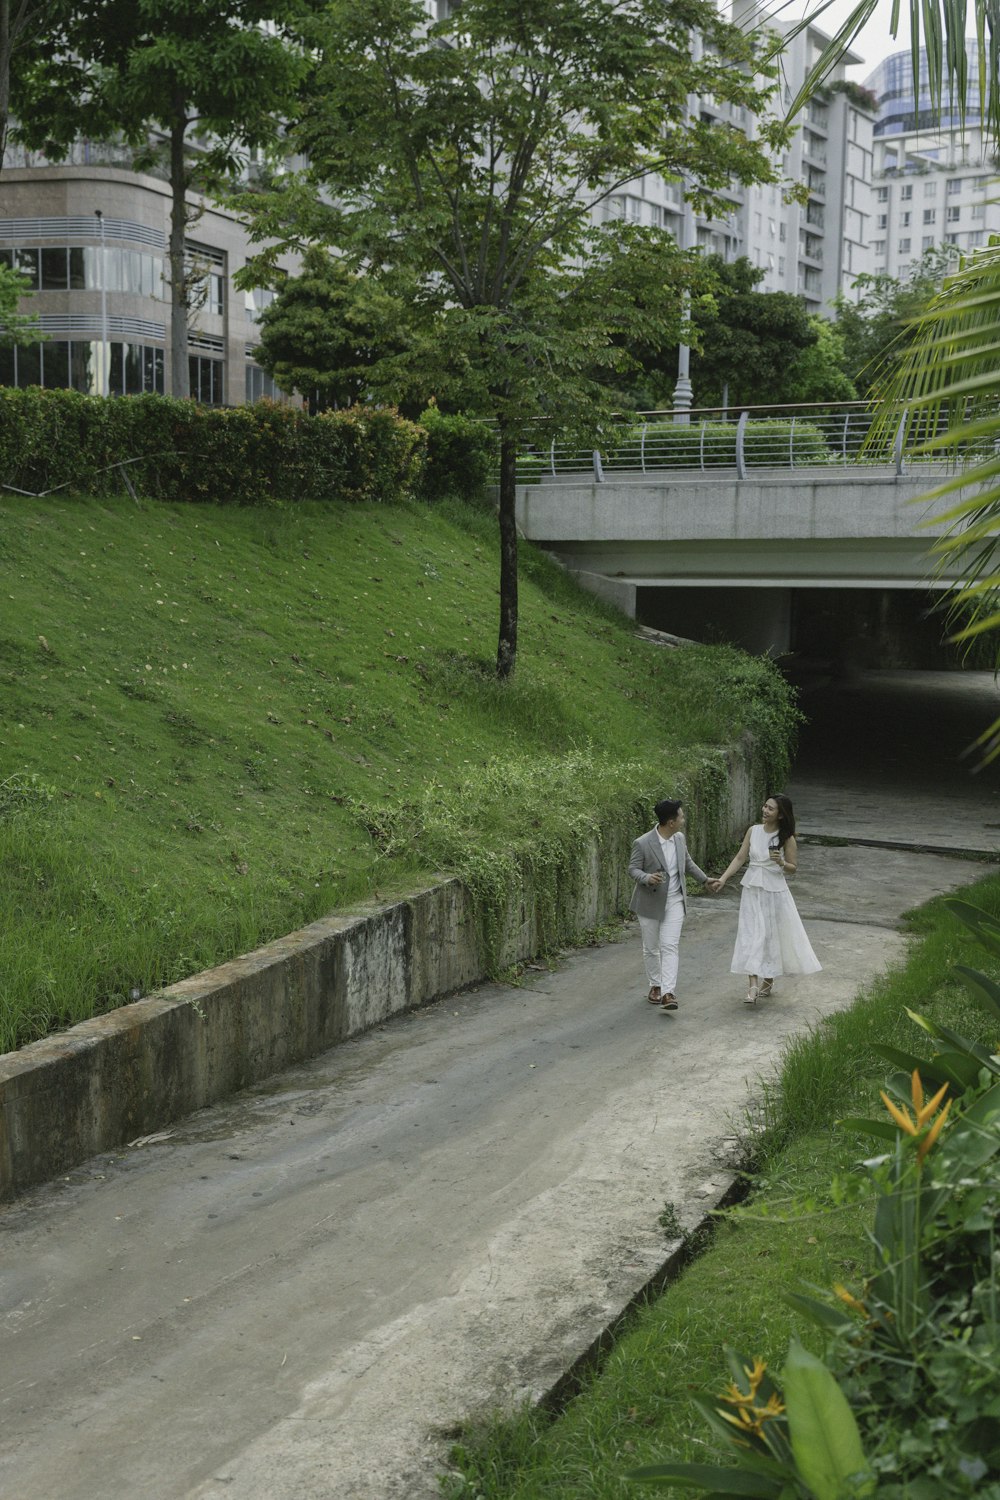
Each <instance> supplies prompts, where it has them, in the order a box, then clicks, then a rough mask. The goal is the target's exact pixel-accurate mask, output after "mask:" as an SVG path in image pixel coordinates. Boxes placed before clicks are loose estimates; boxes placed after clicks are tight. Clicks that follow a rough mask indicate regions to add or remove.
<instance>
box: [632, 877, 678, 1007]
mask: <svg viewBox="0 0 1000 1500" xmlns="http://www.w3.org/2000/svg"><path fill="white" fill-rule="evenodd" d="M683 926H684V897H683V896H682V895H681V894H680V892H679V891H678V892H677V893H676V894H675V895H671V896H668V897H667V909H666V911H665V912H664V913H663V916H662V918H660V917H640V918H639V931H640V932H641V933H642V958H643V962H644V963H645V965H646V977H647V978H648V980H649V985H650V988H651V989H652V987H653V985H657V986H658V987H659V989H660V991H661V993H662V994H664V995H672V994H673V993H674V992H675V990H676V989H677V964H678V958H679V953H680V942H681V928H682V927H683Z"/></svg>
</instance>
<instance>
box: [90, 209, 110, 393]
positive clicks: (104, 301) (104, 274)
mask: <svg viewBox="0 0 1000 1500" xmlns="http://www.w3.org/2000/svg"><path fill="white" fill-rule="evenodd" d="M94 214H95V215H96V218H97V222H98V224H99V225H100V228H101V361H100V382H99V383H100V391H99V392H98V394H99V395H101V396H107V395H109V394H110V392H111V345H110V344H109V342H108V258H107V245H106V242H105V238H104V214H103V213H102V212H101V210H100V209H99V208H95V209H94Z"/></svg>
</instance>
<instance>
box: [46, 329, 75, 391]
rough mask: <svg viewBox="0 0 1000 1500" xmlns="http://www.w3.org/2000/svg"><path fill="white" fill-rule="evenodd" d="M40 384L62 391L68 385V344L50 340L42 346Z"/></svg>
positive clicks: (59, 340)
mask: <svg viewBox="0 0 1000 1500" xmlns="http://www.w3.org/2000/svg"><path fill="white" fill-rule="evenodd" d="M42 384H43V385H45V386H47V387H48V388H49V390H60V391H64V390H65V389H66V387H67V386H68V385H69V344H66V343H63V341H62V340H61V339H50V340H48V341H47V342H46V343H44V344H43V345H42Z"/></svg>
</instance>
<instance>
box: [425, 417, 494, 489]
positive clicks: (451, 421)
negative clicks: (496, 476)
mask: <svg viewBox="0 0 1000 1500" xmlns="http://www.w3.org/2000/svg"><path fill="white" fill-rule="evenodd" d="M418 421H419V424H420V426H421V427H423V428H424V430H425V431H426V433H427V461H426V464H425V466H424V470H423V474H422V477H421V485H420V492H421V495H422V496H423V498H424V499H425V500H444V499H446V498H447V497H448V496H449V495H451V496H454V497H455V498H456V499H459V500H478V499H480V498H481V497H482V493H483V490H484V488H485V487H486V485H487V484H488V483H489V481H490V473H491V470H492V468H493V466H494V463H495V457H496V455H495V451H494V450H495V444H494V441H493V433H492V431H491V430H490V428H489V427H487V426H486V424H485V423H483V422H477V421H475V419H474V418H472V417H466V416H462V415H455V416H447V415H446V414H445V413H444V412H442V411H439V410H438V408H437V407H436V406H429V407H428V408H427V410H426V411H424V412H422V413H421V414H420V417H419V418H418Z"/></svg>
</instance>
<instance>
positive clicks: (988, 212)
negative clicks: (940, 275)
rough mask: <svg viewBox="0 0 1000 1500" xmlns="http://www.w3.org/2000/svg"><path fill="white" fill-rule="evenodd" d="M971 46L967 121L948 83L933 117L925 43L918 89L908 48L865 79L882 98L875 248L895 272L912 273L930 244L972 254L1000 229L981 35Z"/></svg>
mask: <svg viewBox="0 0 1000 1500" xmlns="http://www.w3.org/2000/svg"><path fill="white" fill-rule="evenodd" d="M967 48H968V66H969V86H968V95H967V106H966V116H965V125H964V127H963V126H962V124H961V121H960V119H959V115H958V112H957V109H956V108H955V107H954V106H953V104H952V103H951V102H950V101H949V100H948V99H947V91H945V97H944V98H943V99H942V110H941V118H940V121H938V122H935V121H934V119H933V116H932V113H931V100H930V94H929V89H928V77H927V58H926V54H925V53H924V52H923V51H922V52H921V54H920V79H919V87H918V90H917V91H916V93H915V92H914V87H913V63H912V59H911V56H910V53H909V52H908V51H907V52H896V53H893V55H892V56H891V57H887V58H886V59H885V61H884V62H881V63H879V65H878V67H877V68H875V69H874V71H873V72H872V73H871V74H870V75H869V77H868V78H867V79H866V80H865V87H866V88H868V89H870V90H871V92H872V93H873V94H874V95H875V98H876V100H877V114H876V119H875V137H874V147H875V162H874V192H875V227H874V229H873V232H872V253H873V258H874V262H875V269H876V270H878V271H886V272H888V273H889V275H891V276H901V275H905V273H906V271H907V269H908V267H909V266H910V265H911V263H912V262H913V261H915V260H919V258H920V256H921V255H923V254H924V253H925V252H926V251H927V250H932V249H935V248H937V247H938V246H944V247H946V248H950V249H952V250H953V251H954V253H955V255H956V256H958V255H960V254H970V253H972V252H974V251H975V250H977V249H978V248H979V247H980V246H983V245H986V244H987V243H988V241H989V236H990V235H991V234H998V233H1000V202H998V201H997V200H998V198H1000V182H998V167H997V162H996V159H995V157H994V156H993V154H992V150H991V148H988V147H987V144H986V142H985V140H984V137H983V130H982V121H981V118H980V111H979V71H978V57H977V55H976V48H975V42H973V41H972V40H971V39H970V41H969V42H968V43H967Z"/></svg>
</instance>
